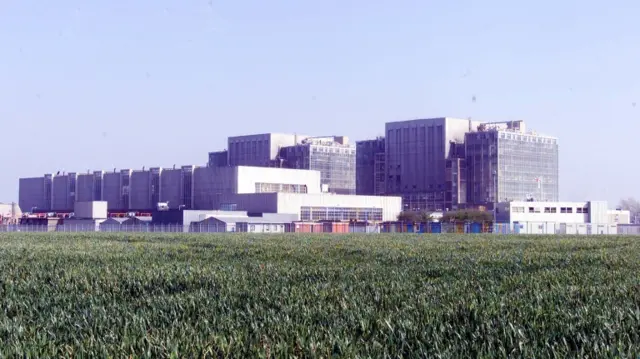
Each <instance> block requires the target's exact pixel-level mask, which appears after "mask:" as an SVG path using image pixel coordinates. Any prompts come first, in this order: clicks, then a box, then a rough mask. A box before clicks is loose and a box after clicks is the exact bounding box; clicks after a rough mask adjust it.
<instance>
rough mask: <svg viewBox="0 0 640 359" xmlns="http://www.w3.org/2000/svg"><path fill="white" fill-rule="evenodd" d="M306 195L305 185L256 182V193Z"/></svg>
mask: <svg viewBox="0 0 640 359" xmlns="http://www.w3.org/2000/svg"><path fill="white" fill-rule="evenodd" d="M277 192H283V193H307V185H304V184H286V183H263V182H256V193H277Z"/></svg>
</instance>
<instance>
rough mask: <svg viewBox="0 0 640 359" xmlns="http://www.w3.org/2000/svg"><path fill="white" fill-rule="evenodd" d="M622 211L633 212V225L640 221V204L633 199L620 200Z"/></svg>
mask: <svg viewBox="0 0 640 359" xmlns="http://www.w3.org/2000/svg"><path fill="white" fill-rule="evenodd" d="M619 207H620V209H622V210H625V211H629V212H631V223H636V222H637V220H638V219H640V202H639V201H638V200H636V199H635V198H633V197H629V198H627V199H622V200H620V205H619Z"/></svg>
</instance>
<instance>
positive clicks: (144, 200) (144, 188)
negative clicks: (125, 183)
mask: <svg viewBox="0 0 640 359" xmlns="http://www.w3.org/2000/svg"><path fill="white" fill-rule="evenodd" d="M129 196H130V199H129V200H130V203H129V208H130V209H131V210H151V209H153V208H155V204H152V203H151V172H149V171H134V172H133V173H132V174H131V187H130V192H129Z"/></svg>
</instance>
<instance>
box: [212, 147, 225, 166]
mask: <svg viewBox="0 0 640 359" xmlns="http://www.w3.org/2000/svg"><path fill="white" fill-rule="evenodd" d="M228 165H229V151H227V150H224V151H217V152H209V161H208V162H207V166H209V167H226V166H228Z"/></svg>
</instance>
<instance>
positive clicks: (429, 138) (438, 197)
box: [385, 117, 478, 210]
mask: <svg viewBox="0 0 640 359" xmlns="http://www.w3.org/2000/svg"><path fill="white" fill-rule="evenodd" d="M477 125H478V123H477V122H474V121H470V120H464V119H455V118H445V117H442V118H431V119H418V120H410V121H401V122H388V123H386V124H385V134H386V136H385V153H386V167H387V178H386V188H387V191H386V194H387V195H399V196H402V198H403V206H404V209H415V210H418V209H428V210H444V205H445V192H446V187H445V185H446V160H447V158H448V157H449V152H450V146H449V143H450V142H452V141H453V142H462V141H463V140H464V136H465V133H466V132H469V131H472V130H474V129H475V127H476V126H477Z"/></svg>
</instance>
